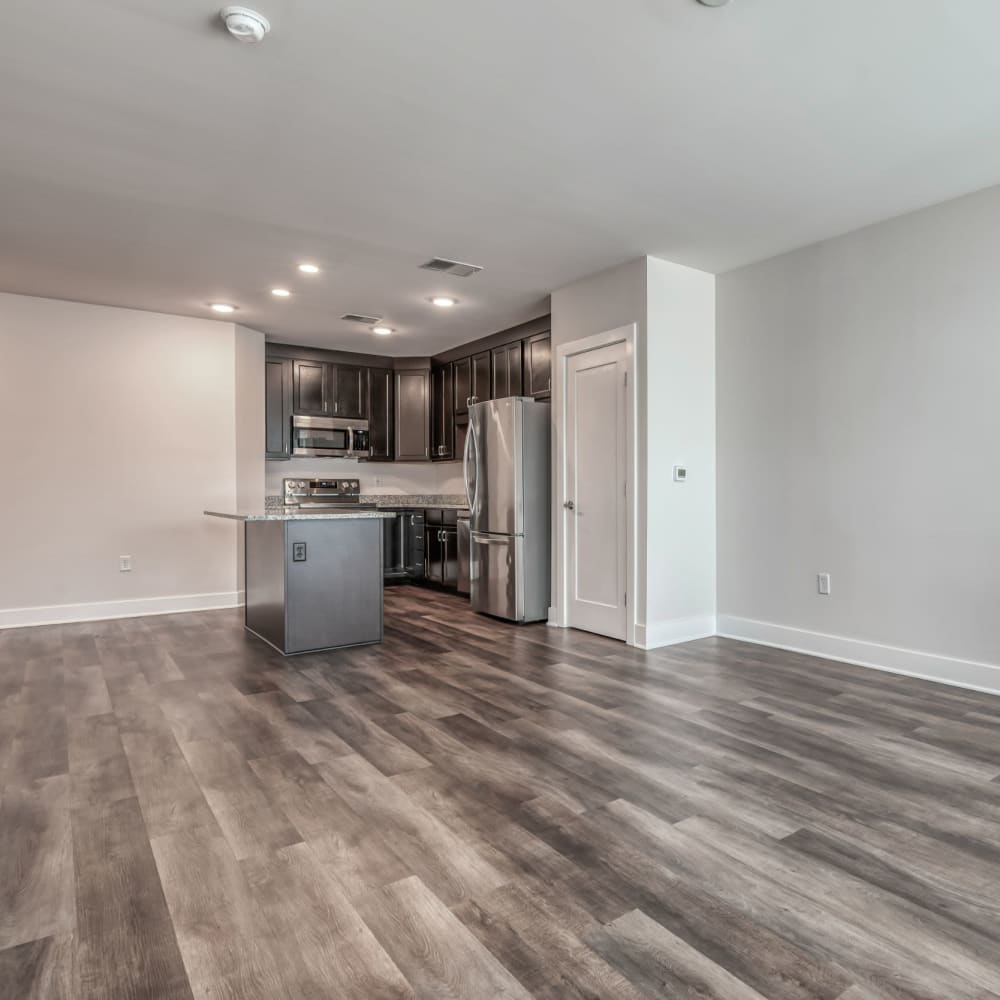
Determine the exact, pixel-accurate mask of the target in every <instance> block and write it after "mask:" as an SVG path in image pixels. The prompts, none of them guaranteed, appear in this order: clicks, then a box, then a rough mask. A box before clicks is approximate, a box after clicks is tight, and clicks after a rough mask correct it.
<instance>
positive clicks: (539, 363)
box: [523, 331, 552, 399]
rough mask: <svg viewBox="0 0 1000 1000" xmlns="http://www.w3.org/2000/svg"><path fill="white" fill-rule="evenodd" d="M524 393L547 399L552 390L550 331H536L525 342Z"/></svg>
mask: <svg viewBox="0 0 1000 1000" xmlns="http://www.w3.org/2000/svg"><path fill="white" fill-rule="evenodd" d="M523 391H524V394H525V395H526V396H534V397H535V399H547V398H548V397H549V395H550V394H551V392H552V346H551V341H550V339H549V333H548V331H546V332H545V333H536V334H535V336H534V337H529V338H528V339H527V340H526V341H525V342H524V389H523Z"/></svg>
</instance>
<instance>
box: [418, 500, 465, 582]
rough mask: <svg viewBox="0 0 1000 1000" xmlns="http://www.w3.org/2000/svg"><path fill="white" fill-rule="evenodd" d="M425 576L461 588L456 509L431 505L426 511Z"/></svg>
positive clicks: (431, 580) (426, 578)
mask: <svg viewBox="0 0 1000 1000" xmlns="http://www.w3.org/2000/svg"><path fill="white" fill-rule="evenodd" d="M424 518H425V522H426V523H425V527H424V580H425V581H427V582H428V583H436V584H437V585H438V586H440V587H448V588H449V589H451V590H457V589H458V522H457V511H454V510H440V509H437V508H431V509H429V510H426V511H425V512H424Z"/></svg>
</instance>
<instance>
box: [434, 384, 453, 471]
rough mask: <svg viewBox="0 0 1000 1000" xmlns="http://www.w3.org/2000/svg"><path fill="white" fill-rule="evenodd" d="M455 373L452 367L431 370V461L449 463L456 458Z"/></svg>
mask: <svg viewBox="0 0 1000 1000" xmlns="http://www.w3.org/2000/svg"><path fill="white" fill-rule="evenodd" d="M453 384H454V372H453V368H452V365H450V364H444V365H438V366H437V367H436V368H432V369H431V459H432V460H434V461H435V462H447V461H450V460H451V459H453V458H454V457H455V407H454V390H453Z"/></svg>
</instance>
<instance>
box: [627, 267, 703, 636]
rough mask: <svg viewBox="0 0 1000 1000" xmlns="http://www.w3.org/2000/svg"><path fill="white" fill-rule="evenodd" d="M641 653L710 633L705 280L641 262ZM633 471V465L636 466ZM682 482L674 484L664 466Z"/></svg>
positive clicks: (700, 273)
mask: <svg viewBox="0 0 1000 1000" xmlns="http://www.w3.org/2000/svg"><path fill="white" fill-rule="evenodd" d="M646 268H647V271H646V341H645V350H644V357H645V363H644V365H643V368H644V376H645V407H646V420H645V451H644V454H645V463H644V466H645V490H644V494H645V498H646V504H645V514H646V528H645V534H646V553H645V555H646V567H645V575H646V607H645V615H644V619H643V620H644V622H645V633H644V636H641V637H640V638H641V639H642V640H643V644H644V645H647V646H661V645H665V644H667V643H670V642H681V641H684V640H686V639H690V638H693V637H695V636H705V635H712V634H714V633H715V605H716V532H715V488H716V471H715V280H716V279H715V276H714V275H711V274H707V273H706V272H704V271H697V270H695V269H694V268H691V267H683V266H682V265H680V264H673V263H671V262H670V261H666V260H660V259H659V258H657V257H647V258H646ZM640 464H643V463H640ZM675 465H683V466H685V467H686V469H687V474H688V479H687V482H684V483H677V482H674V466H675Z"/></svg>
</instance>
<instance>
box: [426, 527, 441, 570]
mask: <svg viewBox="0 0 1000 1000" xmlns="http://www.w3.org/2000/svg"><path fill="white" fill-rule="evenodd" d="M443 533H444V528H439V527H437V526H435V527H430V526H428V527H426V528H425V529H424V579H425V580H430V581H431V583H443V582H444V559H443V558H442V557H443V555H444V542H442V540H441V536H442V534H443Z"/></svg>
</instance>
